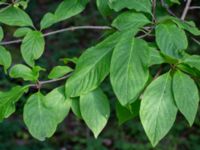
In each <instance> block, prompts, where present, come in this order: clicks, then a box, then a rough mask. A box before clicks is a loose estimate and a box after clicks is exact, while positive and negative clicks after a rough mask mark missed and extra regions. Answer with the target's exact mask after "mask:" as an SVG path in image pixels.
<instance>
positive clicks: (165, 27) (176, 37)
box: [156, 24, 188, 58]
mask: <svg viewBox="0 0 200 150" xmlns="http://www.w3.org/2000/svg"><path fill="white" fill-rule="evenodd" d="M156 42H157V44H158V47H159V48H160V50H161V51H162V52H163V53H164V54H166V55H168V56H171V57H173V58H180V57H181V53H182V52H183V51H184V50H185V49H187V47H188V41H187V36H186V34H185V32H184V31H183V30H182V29H180V28H178V27H177V26H176V25H175V24H159V25H158V26H157V27H156Z"/></svg>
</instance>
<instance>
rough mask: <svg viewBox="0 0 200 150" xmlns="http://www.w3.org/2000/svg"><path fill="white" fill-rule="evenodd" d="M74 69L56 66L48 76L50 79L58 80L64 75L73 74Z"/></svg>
mask: <svg viewBox="0 0 200 150" xmlns="http://www.w3.org/2000/svg"><path fill="white" fill-rule="evenodd" d="M72 71H73V69H72V68H70V67H68V66H56V67H54V68H53V69H52V70H51V72H50V74H49V75H48V78H49V79H57V78H60V77H63V76H64V75H66V74H68V73H70V72H72Z"/></svg>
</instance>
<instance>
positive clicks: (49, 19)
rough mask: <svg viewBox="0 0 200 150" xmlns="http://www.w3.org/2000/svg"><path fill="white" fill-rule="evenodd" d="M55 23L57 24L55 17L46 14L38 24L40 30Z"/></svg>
mask: <svg viewBox="0 0 200 150" xmlns="http://www.w3.org/2000/svg"><path fill="white" fill-rule="evenodd" d="M56 22H57V18H56V16H55V15H54V14H52V13H47V14H45V15H44V17H43V18H42V20H41V22H40V28H41V30H43V29H46V28H48V27H50V26H51V25H53V24H54V23H56Z"/></svg>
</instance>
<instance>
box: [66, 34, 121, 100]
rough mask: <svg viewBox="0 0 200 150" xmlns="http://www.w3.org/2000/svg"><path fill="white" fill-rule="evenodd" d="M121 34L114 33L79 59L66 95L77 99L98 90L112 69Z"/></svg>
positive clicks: (67, 84)
mask: <svg viewBox="0 0 200 150" xmlns="http://www.w3.org/2000/svg"><path fill="white" fill-rule="evenodd" d="M119 35H120V33H118V32H117V33H114V34H113V35H111V36H109V37H108V38H107V39H105V40H104V41H103V42H101V43H99V44H98V45H97V46H95V47H92V48H89V49H88V50H86V52H85V53H83V54H82V56H81V57H80V58H79V60H78V62H77V66H76V69H75V72H74V73H73V75H72V76H71V77H70V78H69V80H68V81H67V83H66V87H65V88H66V95H67V96H71V97H77V96H80V95H81V94H85V93H88V92H90V91H92V90H94V89H95V88H97V87H98V86H99V85H100V83H101V82H102V81H103V80H104V79H105V77H106V76H107V75H108V73H109V69H110V59H111V55H112V51H113V48H114V46H115V44H116V42H117V41H118V38H119Z"/></svg>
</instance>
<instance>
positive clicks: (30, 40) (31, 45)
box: [21, 31, 45, 66]
mask: <svg viewBox="0 0 200 150" xmlns="http://www.w3.org/2000/svg"><path fill="white" fill-rule="evenodd" d="M44 46H45V41H44V37H43V35H42V33H41V32H39V31H30V32H28V33H27V35H26V36H25V38H24V39H23V41H22V45H21V53H22V56H23V58H24V60H25V62H26V63H27V64H28V65H30V66H34V64H35V62H34V60H36V59H38V58H40V57H41V55H42V54H43V52H44Z"/></svg>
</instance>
